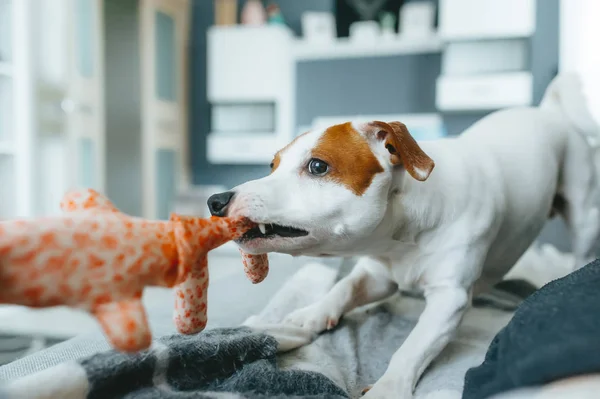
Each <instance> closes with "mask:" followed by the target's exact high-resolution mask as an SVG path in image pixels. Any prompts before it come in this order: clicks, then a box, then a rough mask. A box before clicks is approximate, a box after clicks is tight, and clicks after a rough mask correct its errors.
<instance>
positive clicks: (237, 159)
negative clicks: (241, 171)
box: [206, 133, 280, 165]
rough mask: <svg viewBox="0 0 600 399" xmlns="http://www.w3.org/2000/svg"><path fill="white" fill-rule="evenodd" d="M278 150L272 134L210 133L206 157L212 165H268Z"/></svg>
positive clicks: (275, 139)
mask: <svg viewBox="0 0 600 399" xmlns="http://www.w3.org/2000/svg"><path fill="white" fill-rule="evenodd" d="M279 149H280V145H278V140H277V136H276V135H275V134H274V133H211V134H209V135H208V138H207V148H206V151H207V154H206V157H207V159H208V161H209V162H210V163H213V164H228V165H236V164H238V165H239V164H242V165H244V164H245V165H249V164H263V165H268V164H269V163H270V162H271V161H272V160H273V156H274V155H275V153H276V152H277V151H278V150H279Z"/></svg>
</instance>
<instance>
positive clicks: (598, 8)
mask: <svg viewBox="0 0 600 399" xmlns="http://www.w3.org/2000/svg"><path fill="white" fill-rule="evenodd" d="M560 19H561V20H560V60H559V68H560V71H561V72H573V71H575V72H578V73H579V74H580V75H581V77H582V79H583V82H584V85H585V88H586V95H587V97H588V101H589V102H590V107H591V110H592V114H593V115H594V117H595V118H596V120H597V121H599V122H600V44H599V40H600V1H599V0H561V2H560Z"/></svg>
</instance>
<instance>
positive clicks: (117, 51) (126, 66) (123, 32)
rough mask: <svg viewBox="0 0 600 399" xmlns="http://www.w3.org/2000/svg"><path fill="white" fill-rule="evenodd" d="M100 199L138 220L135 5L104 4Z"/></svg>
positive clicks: (132, 1) (110, 0)
mask: <svg viewBox="0 0 600 399" xmlns="http://www.w3.org/2000/svg"><path fill="white" fill-rule="evenodd" d="M104 24H105V27H104V32H105V34H104V40H105V57H104V62H105V73H106V86H105V101H104V103H105V111H106V176H107V178H106V194H107V195H108V197H109V198H110V199H111V200H112V201H113V202H114V203H115V205H116V206H117V207H118V208H119V209H121V210H122V211H123V212H125V213H128V214H130V215H135V216H141V215H142V139H141V137H142V136H141V117H140V115H141V114H140V113H141V93H140V90H141V87H140V85H141V81H140V79H139V71H140V54H139V51H140V50H139V47H140V46H139V31H138V28H139V21H138V0H105V1H104Z"/></svg>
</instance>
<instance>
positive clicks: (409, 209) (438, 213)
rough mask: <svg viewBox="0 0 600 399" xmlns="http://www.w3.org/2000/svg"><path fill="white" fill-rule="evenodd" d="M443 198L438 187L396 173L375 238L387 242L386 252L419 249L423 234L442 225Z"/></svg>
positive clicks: (402, 173) (402, 172) (401, 171)
mask: <svg viewBox="0 0 600 399" xmlns="http://www.w3.org/2000/svg"><path fill="white" fill-rule="evenodd" d="M443 198H444V196H443V193H442V192H440V185H438V184H435V183H434V182H433V181H429V180H428V181H425V182H420V181H417V180H415V179H413V178H412V177H411V176H410V175H408V174H407V173H406V171H404V170H398V171H397V172H396V173H395V174H394V180H393V181H392V184H391V188H390V192H389V198H388V209H387V212H386V215H385V217H384V219H383V220H382V222H381V224H380V226H379V227H378V228H377V230H376V232H375V235H376V236H379V235H380V236H381V238H382V239H383V240H386V244H385V245H384V247H386V248H388V250H389V251H394V250H396V249H398V247H405V246H407V245H408V246H413V245H418V244H419V241H420V240H421V239H422V238H423V237H424V236H425V235H426V234H424V233H427V232H428V231H431V230H432V229H434V228H436V227H437V226H438V225H439V224H440V223H441V222H442V221H443V216H444V214H445V212H444V201H443Z"/></svg>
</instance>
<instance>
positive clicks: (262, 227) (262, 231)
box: [258, 223, 267, 234]
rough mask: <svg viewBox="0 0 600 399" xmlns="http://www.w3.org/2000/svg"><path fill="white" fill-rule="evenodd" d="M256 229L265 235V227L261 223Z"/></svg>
mask: <svg viewBox="0 0 600 399" xmlns="http://www.w3.org/2000/svg"><path fill="white" fill-rule="evenodd" d="M258 229H259V230H260V232H261V233H263V234H265V233H266V232H267V228H266V227H265V225H264V224H263V223H261V224H259V225H258Z"/></svg>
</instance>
